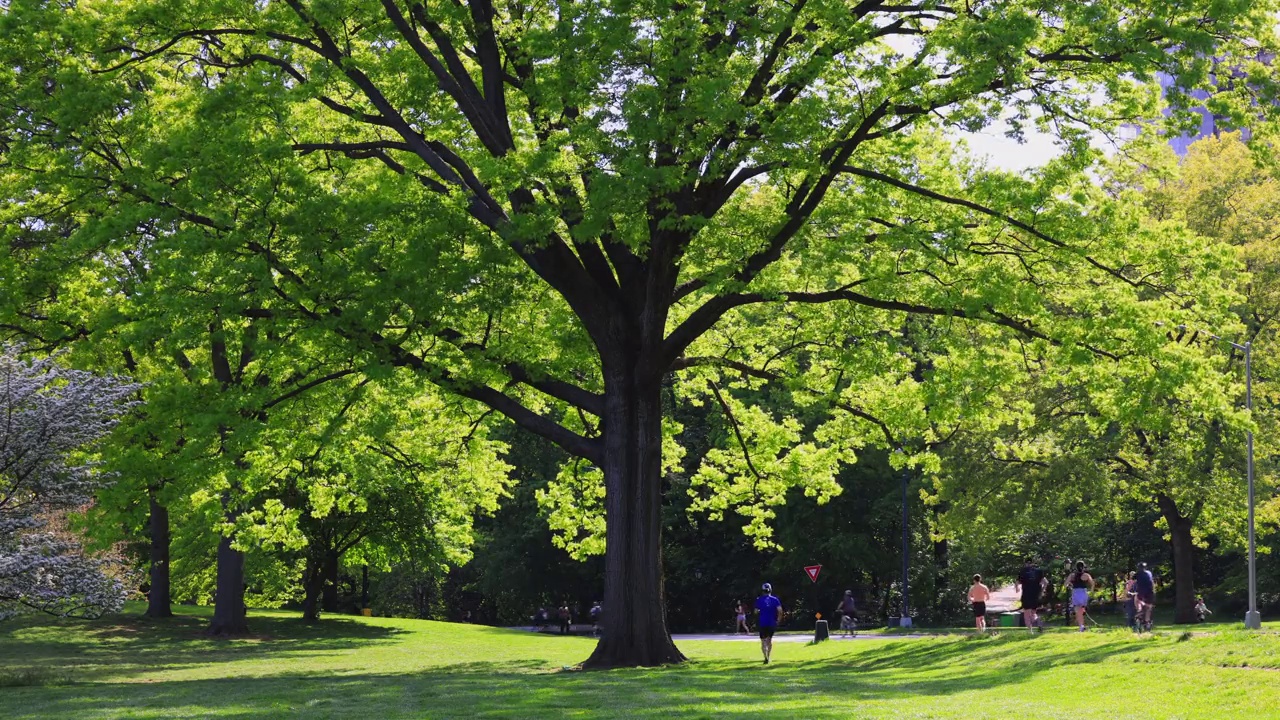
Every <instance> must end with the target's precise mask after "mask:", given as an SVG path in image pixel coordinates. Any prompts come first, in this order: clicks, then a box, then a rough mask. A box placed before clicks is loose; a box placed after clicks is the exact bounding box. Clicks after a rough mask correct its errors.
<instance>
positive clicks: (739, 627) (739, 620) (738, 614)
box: [733, 600, 751, 635]
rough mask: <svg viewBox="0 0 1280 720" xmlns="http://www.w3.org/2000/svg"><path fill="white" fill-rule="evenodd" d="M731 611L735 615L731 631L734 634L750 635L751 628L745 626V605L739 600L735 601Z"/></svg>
mask: <svg viewBox="0 0 1280 720" xmlns="http://www.w3.org/2000/svg"><path fill="white" fill-rule="evenodd" d="M733 609H734V615H735V617H734V622H735V625H734V627H733V631H734V632H735V633H742V634H743V635H750V634H751V626H750V625H748V624H747V604H746V603H744V602H742V601H741V600H738V601H735V602H734V605H733Z"/></svg>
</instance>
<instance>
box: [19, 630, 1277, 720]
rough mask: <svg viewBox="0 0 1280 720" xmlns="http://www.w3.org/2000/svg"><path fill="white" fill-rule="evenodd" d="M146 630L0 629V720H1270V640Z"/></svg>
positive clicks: (1273, 643)
mask: <svg viewBox="0 0 1280 720" xmlns="http://www.w3.org/2000/svg"><path fill="white" fill-rule="evenodd" d="M179 611H180V612H181V613H182V615H181V616H180V617H177V618H174V619H173V620H170V621H162V622H154V621H148V620H144V619H140V618H138V617H137V615H136V614H126V615H121V616H116V617H112V618H105V619H102V620H98V621H93V622H83V621H56V620H45V619H39V620H37V619H31V618H28V619H23V620H20V621H16V622H9V623H0V718H3V719H5V720H25V719H30V718H60V719H61V718H69V719H71V718H74V719H76V720H80V719H89V718H233V719H235V720H258V719H260V718H293V717H297V718H309V719H310V718H371V719H373V720H390V719H391V718H562V717H563V718H682V719H693V718H756V719H758V718H762V717H769V718H972V717H981V716H1010V717H1016V718H1020V719H1026V720H1036V719H1038V718H1070V719H1071V720H1079V718H1084V717H1106V718H1112V719H1115V718H1141V719H1142V720H1149V719H1151V718H1213V719H1218V718H1250V720H1258V719H1259V718H1270V717H1275V718H1280V628H1277V627H1271V628H1269V629H1268V630H1264V631H1263V632H1260V633H1254V634H1249V633H1246V632H1245V631H1243V630H1238V629H1234V628H1233V627H1230V626H1227V625H1223V626H1201V627H1197V628H1195V629H1194V630H1195V632H1191V633H1188V632H1184V631H1183V630H1181V629H1169V630H1166V631H1160V632H1157V633H1156V634H1155V635H1147V636H1135V635H1133V634H1132V633H1129V632H1127V631H1124V630H1099V631H1094V632H1089V633H1084V634H1079V633H1074V632H1069V631H1065V630H1054V631H1049V632H1046V633H1044V634H1043V635H1039V636H1036V637H1028V636H1027V635H1026V634H1025V631H1006V632H1005V633H1004V634H1002V635H998V636H994V637H990V636H989V637H968V636H964V635H947V636H940V637H936V638H928V639H889V638H884V639H868V640H854V641H833V642H827V643H823V644H820V645H816V646H811V645H806V644H802V643H778V644H777V646H776V647H775V650H774V662H773V664H771V665H768V666H765V665H762V664H761V662H760V655H759V647H758V644H757V643H754V642H712V641H706V642H689V643H683V644H682V645H681V649H682V650H683V651H684V652H685V653H686V654H687V655H688V656H689V657H690V658H691V662H689V663H687V664H684V665H681V666H678V667H671V668H658V669H640V670H614V671H607V672H583V671H577V670H573V669H571V666H573V665H574V664H576V663H578V662H580V661H581V660H583V659H584V658H586V657H587V655H588V654H589V653H590V651H591V648H592V642H593V641H592V640H590V639H587V638H575V637H568V638H562V637H556V636H545V635H535V634H532V633H529V632H527V631H516V630H503V629H495V628H486V627H479V626H471V625H457V624H451V623H438V622H427V621H418V620H400V619H389V618H333V617H329V618H326V619H325V620H324V621H323V622H322V623H321V624H320V625H318V626H307V625H304V624H303V623H302V622H301V621H300V620H298V619H297V617H296V615H295V614H293V613H283V612H281V613H276V612H255V613H253V614H251V616H250V620H251V625H252V629H253V631H254V633H255V636H254V637H251V638H247V639H240V640H231V641H227V640H210V639H207V638H204V637H202V636H201V634H200V632H201V630H202V629H203V627H204V623H205V621H206V618H207V612H206V611H204V610H202V609H199V608H180V610H179Z"/></svg>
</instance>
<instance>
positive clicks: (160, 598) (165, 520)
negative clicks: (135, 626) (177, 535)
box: [146, 491, 173, 618]
mask: <svg viewBox="0 0 1280 720" xmlns="http://www.w3.org/2000/svg"><path fill="white" fill-rule="evenodd" d="M149 499H150V501H151V517H150V531H151V590H150V592H148V593H147V613H146V615H147V617H151V618H167V617H173V608H172V600H171V598H170V596H169V508H167V507H165V506H164V505H161V504H160V502H159V501H158V500H156V494H155V492H154V491H153V492H151V493H150V498H149Z"/></svg>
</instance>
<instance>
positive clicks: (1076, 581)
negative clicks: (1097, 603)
mask: <svg viewBox="0 0 1280 720" xmlns="http://www.w3.org/2000/svg"><path fill="white" fill-rule="evenodd" d="M1066 587H1067V588H1070V589H1071V606H1072V607H1074V608H1075V610H1076V625H1077V626H1079V627H1080V632H1084V612H1085V608H1087V607H1088V605H1089V591H1090V590H1093V576H1092V575H1090V574H1089V573H1088V572H1087V571H1086V570H1085V569H1084V562H1083V561H1077V562H1076V569H1075V571H1074V572H1072V573H1071V574H1070V575H1068V576H1067V582H1066Z"/></svg>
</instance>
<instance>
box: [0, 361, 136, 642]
mask: <svg viewBox="0 0 1280 720" xmlns="http://www.w3.org/2000/svg"><path fill="white" fill-rule="evenodd" d="M137 389H138V386H136V385H134V384H133V383H131V382H129V381H128V380H127V379H124V378H119V377H100V376H95V375H91V374H89V373H84V372H78V371H74V370H68V369H66V368H64V367H62V366H60V365H59V364H58V363H57V362H56V361H55V360H53V359H47V358H46V359H43V360H40V359H37V360H24V359H22V358H21V357H19V354H18V351H17V349H16V348H14V347H12V346H10V347H6V348H4V350H3V352H0V411H2V412H3V413H4V416H5V418H6V421H5V423H4V425H3V427H0V618H2V617H7V616H10V615H13V614H14V613H17V612H19V611H21V610H24V609H33V610H39V611H42V612H47V613H52V614H56V615H63V616H76V617H96V616H98V615H100V614H102V613H104V612H113V611H116V610H119V609H120V608H121V607H122V605H123V604H124V598H125V594H126V587H125V584H124V582H123V581H122V579H121V578H120V577H119V576H118V575H119V574H118V572H115V571H113V569H112V567H111V566H110V565H109V564H108V563H106V562H104V561H103V560H102V559H100V558H95V557H92V556H89V555H87V554H85V552H84V551H83V549H82V548H81V545H80V543H79V540H78V538H76V536H75V535H74V534H73V533H72V532H70V531H69V530H67V528H66V527H65V522H64V520H65V516H66V514H67V513H68V512H69V511H73V510H77V509H79V508H81V507H82V506H84V505H85V504H87V503H88V502H89V501H90V496H91V494H92V492H93V490H94V489H95V488H96V487H98V486H100V485H101V484H103V483H105V482H107V481H108V480H109V478H107V477H104V476H103V475H102V474H101V473H99V472H98V469H97V467H96V466H95V464H94V463H93V462H92V456H91V454H90V453H91V451H92V449H93V446H94V445H95V444H97V443H98V442H99V441H101V440H102V438H103V437H105V436H106V435H107V434H108V433H109V432H110V431H111V429H112V427H114V426H115V424H116V422H117V421H118V420H119V418H120V416H121V415H122V414H124V413H125V412H127V411H128V409H129V408H130V407H131V406H132V405H133V404H134V400H133V394H134V393H135V392H137Z"/></svg>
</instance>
